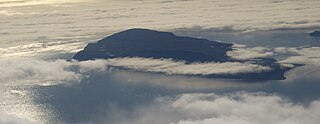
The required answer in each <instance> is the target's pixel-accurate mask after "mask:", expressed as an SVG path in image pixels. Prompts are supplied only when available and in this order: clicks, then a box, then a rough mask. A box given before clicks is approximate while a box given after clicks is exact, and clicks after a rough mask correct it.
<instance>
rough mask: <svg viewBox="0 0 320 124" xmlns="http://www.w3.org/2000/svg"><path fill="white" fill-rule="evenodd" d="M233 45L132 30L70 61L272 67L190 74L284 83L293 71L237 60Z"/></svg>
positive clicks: (269, 60)
mask: <svg viewBox="0 0 320 124" xmlns="http://www.w3.org/2000/svg"><path fill="white" fill-rule="evenodd" d="M232 46H233V44H230V43H222V42H218V41H211V40H207V39H202V38H194V37H187V36H176V35H175V34H173V33H171V32H161V31H155V30H149V29H129V30H125V31H122V32H119V33H115V34H113V35H110V36H108V37H106V38H103V39H101V40H99V41H98V42H96V43H89V44H88V45H87V46H86V47H85V48H84V49H83V50H81V51H79V52H78V53H76V54H74V56H73V57H72V58H71V59H73V60H77V61H87V60H96V59H115V58H132V57H140V58H152V59H169V60H172V61H183V62H185V64H192V63H225V62H238V63H250V64H256V65H261V66H264V67H268V68H270V69H269V70H268V71H259V72H247V73H236V74H229V73H225V74H210V75H205V74H194V75H192V74H191V75H190V76H201V77H208V78H228V79H244V80H284V79H286V78H285V77H284V74H285V72H286V71H288V70H290V69H292V68H289V67H283V66H281V65H280V64H279V63H278V62H277V60H275V59H272V58H254V59H250V60H237V59H235V58H232V57H230V56H228V55H227V52H228V51H232V50H233V48H232ZM121 69H128V70H130V69H131V68H125V67H124V68H121ZM140 71H141V70H140ZM142 71H143V70H142Z"/></svg>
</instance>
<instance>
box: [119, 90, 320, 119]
mask: <svg viewBox="0 0 320 124" xmlns="http://www.w3.org/2000/svg"><path fill="white" fill-rule="evenodd" d="M133 113H134V114H135V115H133V118H132V117H131V118H126V117H123V116H122V118H121V117H120V118H116V119H115V120H117V119H118V121H115V122H114V123H121V124H129V123H130V124H149V123H153V124H214V123H219V124H302V123H303V124H317V123H318V122H319V121H320V120H319V118H318V115H319V114H320V101H319V100H315V101H313V102H311V103H310V104H309V105H302V104H299V103H294V102H291V101H290V100H289V99H286V98H283V97H281V96H278V95H275V94H266V93H247V92H236V93H230V94H224V95H218V94H214V93H208V94H182V95H179V96H177V97H159V98H157V99H156V100H155V102H154V103H152V104H151V105H150V106H144V107H142V108H141V109H137V110H136V111H135V112H133Z"/></svg>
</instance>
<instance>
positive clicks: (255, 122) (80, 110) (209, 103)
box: [0, 0, 320, 124]
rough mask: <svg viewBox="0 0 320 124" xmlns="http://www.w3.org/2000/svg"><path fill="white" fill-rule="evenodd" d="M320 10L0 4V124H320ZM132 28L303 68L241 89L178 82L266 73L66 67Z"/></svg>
mask: <svg viewBox="0 0 320 124" xmlns="http://www.w3.org/2000/svg"><path fill="white" fill-rule="evenodd" d="M319 10H320V1H319V0H308V1H306V0H241V1H239V0H0V37H1V38H0V72H1V73H2V74H1V75H0V94H2V95H0V99H2V100H1V102H0V123H3V124H29V123H30V124H42V123H61V124H69V123H71V124H73V123H75V124H82V123H98V124H99V123H111V124H150V123H153V124H212V123H220V124H270V123H276V124H302V123H303V124H317V123H318V122H319V121H320V120H319V118H318V117H317V115H320V100H319V98H320V95H319V94H320V91H319V90H318V89H319V88H320V85H319V83H318V82H319V80H320V78H319V76H320V73H319V72H320V64H319V63H320V55H319V54H318V53H319V52H320V38H316V37H310V36H308V34H309V33H310V32H313V31H315V30H320V18H319V17H320V13H319V12H318V11H319ZM130 28H148V29H153V30H160V31H170V32H173V33H174V34H176V35H179V36H192V37H197V38H205V39H209V40H215V41H219V42H227V43H234V44H235V45H234V46H233V49H234V50H233V51H230V52H228V53H227V55H228V56H230V57H232V58H235V59H240V60H247V59H253V58H257V57H271V58H275V59H277V60H278V61H279V63H281V64H282V65H283V66H292V64H303V65H304V66H301V67H299V68H295V69H293V70H290V71H289V72H287V73H286V75H285V76H286V77H287V79H286V80H283V81H265V82H246V81H238V80H226V79H207V78H200V77H190V76H184V75H183V74H204V75H205V74H226V73H227V74H236V73H242V72H259V71H263V70H268V69H269V68H267V67H264V66H258V65H255V64H241V63H236V62H230V63H192V64H186V63H185V62H183V61H173V60H169V59H150V58H116V59H108V60H95V61H83V62H77V61H66V59H69V58H71V57H72V55H73V54H74V53H76V52H78V51H80V50H82V49H83V48H84V47H85V46H86V44H88V43H91V42H96V41H97V40H99V39H102V38H104V37H106V36H109V35H111V34H114V33H116V32H119V31H123V30H126V29H130ZM113 67H125V68H128V69H133V70H135V71H124V70H117V69H114V68H113ZM140 71H144V72H140ZM153 72H164V73H166V75H164V74H158V73H153ZM174 74H178V75H174ZM181 74H182V75H181Z"/></svg>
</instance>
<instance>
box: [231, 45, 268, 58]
mask: <svg viewBox="0 0 320 124" xmlns="http://www.w3.org/2000/svg"><path fill="white" fill-rule="evenodd" d="M227 55H228V56H230V57H232V58H235V59H240V60H246V59H253V58H260V57H268V56H272V55H274V53H273V52H272V51H271V50H270V49H268V48H266V47H253V48H248V47H246V46H245V45H241V44H235V45H234V46H233V50H232V51H228V52H227Z"/></svg>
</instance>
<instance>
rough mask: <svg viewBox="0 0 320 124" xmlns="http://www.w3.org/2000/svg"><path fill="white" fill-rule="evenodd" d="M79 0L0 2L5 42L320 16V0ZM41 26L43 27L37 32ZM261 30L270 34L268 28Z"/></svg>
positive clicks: (250, 25)
mask: <svg viewBox="0 0 320 124" xmlns="http://www.w3.org/2000/svg"><path fill="white" fill-rule="evenodd" d="M77 1H82V0H66V1H62V0H42V1H39V0H15V1H12V0H9V1H8V0H6V1H2V3H0V6H7V7H2V10H0V14H1V15H2V16H0V27H2V28H3V29H6V30H5V32H6V33H5V35H1V42H0V44H1V46H4V47H5V48H6V47H10V46H18V45H26V44H32V43H34V42H41V43H43V42H51V43H55V42H58V41H62V42H66V41H67V40H59V39H54V38H59V37H68V36H69V37H71V36H73V37H72V38H71V39H68V41H71V40H73V41H74V42H78V43H79V44H73V46H74V47H76V46H77V47H78V48H79V47H83V46H84V45H83V44H81V43H83V42H89V41H94V40H97V39H100V38H103V37H105V36H106V35H110V34H111V33H114V32H116V31H120V30H124V29H128V28H134V27H142V28H151V29H158V30H172V29H177V28H192V27H194V26H199V27H203V28H204V29H210V28H211V29H221V28H225V27H230V28H231V29H234V30H238V31H239V32H241V31H253V30H274V29H298V28H318V27H319V19H318V18H317V17H319V16H320V15H319V13H316V11H317V7H316V6H318V5H319V1H318V0H309V1H308V2H305V1H303V0H296V1H281V2H282V4H279V3H278V2H275V3H273V2H271V3H270V2H268V1H252V0H245V1H232V2H230V1H212V0H192V1H183V2H181V1H170V2H168V1H167V2H164V1H165V0H154V1H147V0H139V1H137V0H134V1H123V0H120V1H112V4H109V2H110V1H103V0H100V1H99V0H90V1H88V0H85V2H84V3H83V2H79V3H78V2H77ZM56 3H61V4H63V5H60V4H59V5H57V4H56ZM67 3H68V4H67ZM248 3H250V4H248ZM44 10H45V11H44ZM155 10H157V11H155ZM194 10H197V11H194ZM275 10H276V11H275ZM240 15H241V16H240ZM266 15H267V16H266ZM283 15H286V16H283ZM39 18H41V20H39ZM79 19H82V20H83V21H79ZM125 20H131V21H130V22H127V21H125ZM159 20H166V21H159ZM35 25H37V26H39V27H41V28H38V29H37V30H35V28H34V27H35ZM261 34H262V36H264V34H265V32H262V33H261ZM39 36H40V37H41V36H46V37H47V39H45V40H43V39H41V40H40V41H39V39H38V37H39ZM77 36H80V37H77ZM81 36H82V37H81ZM260 36H261V35H260ZM272 37H273V36H270V37H269V38H270V40H274V39H272ZM286 38H288V37H286ZM289 38H290V37H289ZM293 39H295V40H296V39H297V38H293ZM268 40H269V39H268ZM266 44H269V43H266ZM56 45H58V44H56ZM60 50H61V47H60ZM16 52H19V51H16ZM38 54H40V53H38ZM17 56H19V55H17Z"/></svg>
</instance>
